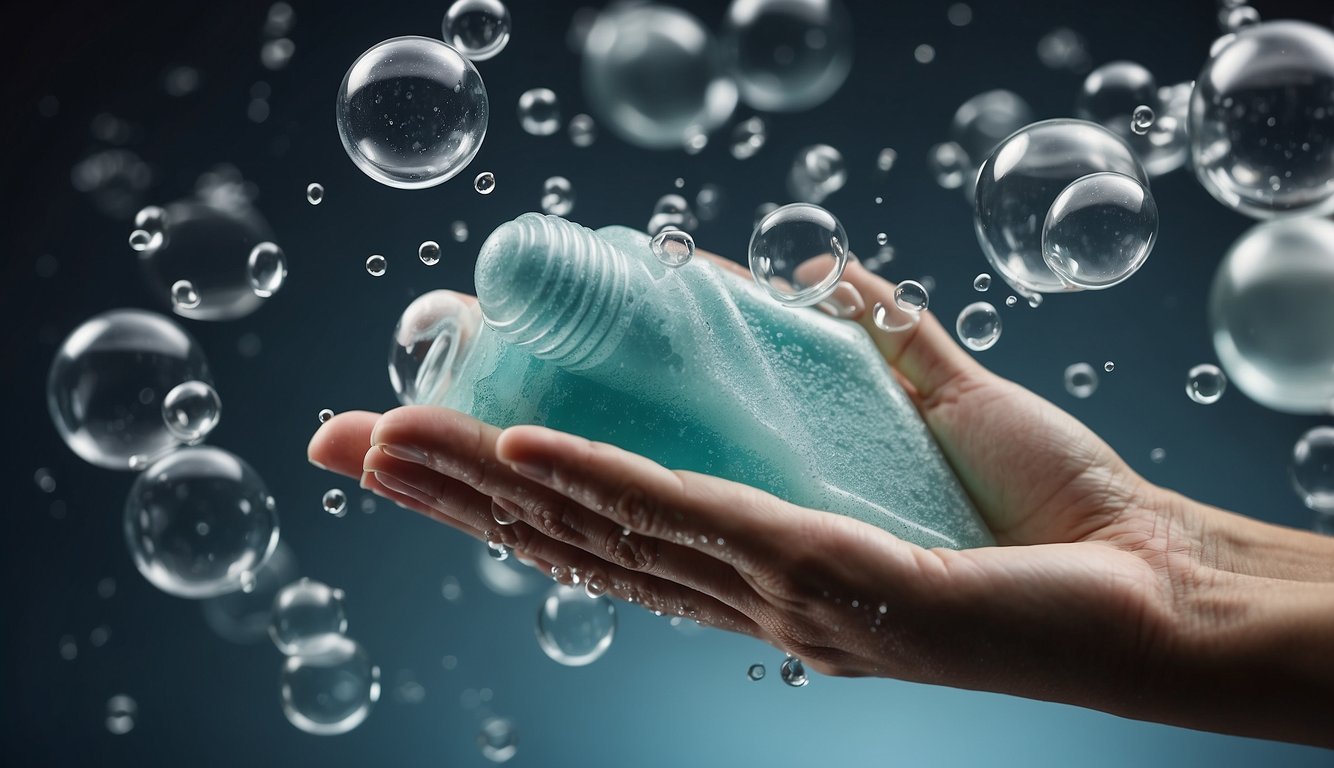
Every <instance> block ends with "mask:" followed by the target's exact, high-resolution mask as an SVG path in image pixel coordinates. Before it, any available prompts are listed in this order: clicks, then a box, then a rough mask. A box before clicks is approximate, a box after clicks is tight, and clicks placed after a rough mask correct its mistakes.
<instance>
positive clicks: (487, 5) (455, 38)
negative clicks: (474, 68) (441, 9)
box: [440, 0, 510, 61]
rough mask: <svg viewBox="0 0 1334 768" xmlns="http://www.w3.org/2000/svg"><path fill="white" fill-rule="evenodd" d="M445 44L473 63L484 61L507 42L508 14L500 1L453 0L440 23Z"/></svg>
mask: <svg viewBox="0 0 1334 768" xmlns="http://www.w3.org/2000/svg"><path fill="white" fill-rule="evenodd" d="M440 26H441V31H442V32H443V35H442V37H443V38H444V40H445V42H446V43H449V44H450V45H452V46H454V47H455V48H456V49H458V52H459V53H461V54H463V55H464V56H467V57H468V58H469V59H472V60H473V61H486V60H487V59H489V58H491V57H493V56H495V55H496V54H498V53H500V52H501V51H503V50H505V46H506V44H508V43H509V41H510V10H509V9H508V8H506V7H505V4H504V3H502V2H500V0H455V2H454V3H453V4H451V5H450V6H449V10H448V11H445V19H444V21H443V22H441V25H440Z"/></svg>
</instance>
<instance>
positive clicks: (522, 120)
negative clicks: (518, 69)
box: [478, 88, 560, 191]
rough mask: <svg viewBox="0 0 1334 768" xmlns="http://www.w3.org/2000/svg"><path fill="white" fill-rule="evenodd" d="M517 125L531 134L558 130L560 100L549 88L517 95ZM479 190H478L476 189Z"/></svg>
mask: <svg viewBox="0 0 1334 768" xmlns="http://www.w3.org/2000/svg"><path fill="white" fill-rule="evenodd" d="M519 125H521V126H522V127H523V130H524V131H525V132H527V133H529V134H531V135H533V136H550V135H551V134H553V133H555V132H556V131H559V130H560V101H559V100H558V99H557V98H556V94H555V93H554V92H552V91H551V89H549V88H533V89H531V90H527V91H524V92H523V95H521V96H519ZM478 191H480V190H478Z"/></svg>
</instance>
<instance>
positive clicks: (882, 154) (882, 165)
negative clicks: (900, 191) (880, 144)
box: [875, 147, 899, 205]
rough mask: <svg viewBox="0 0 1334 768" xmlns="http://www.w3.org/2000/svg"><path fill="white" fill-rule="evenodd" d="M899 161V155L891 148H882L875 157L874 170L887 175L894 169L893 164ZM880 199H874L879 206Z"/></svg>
mask: <svg viewBox="0 0 1334 768" xmlns="http://www.w3.org/2000/svg"><path fill="white" fill-rule="evenodd" d="M898 159H899V153H898V152H896V151H894V148H893V147H884V148H882V149H881V150H880V151H879V152H878V153H876V156H875V169H876V170H877V171H880V172H881V173H889V172H890V171H891V170H893V168H894V163H895V162H897V161H898ZM881 200H882V198H879V197H877V198H876V199H875V201H876V204H877V205H879V204H880V202H881Z"/></svg>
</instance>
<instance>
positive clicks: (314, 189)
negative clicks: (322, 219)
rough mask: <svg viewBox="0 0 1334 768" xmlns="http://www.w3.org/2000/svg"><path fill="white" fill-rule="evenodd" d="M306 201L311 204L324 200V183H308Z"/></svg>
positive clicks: (317, 203)
mask: <svg viewBox="0 0 1334 768" xmlns="http://www.w3.org/2000/svg"><path fill="white" fill-rule="evenodd" d="M306 202H308V203H310V204H311V205H319V204H320V203H322V202H324V185H323V184H320V183H319V182H315V181H312V182H311V183H309V184H307V185H306Z"/></svg>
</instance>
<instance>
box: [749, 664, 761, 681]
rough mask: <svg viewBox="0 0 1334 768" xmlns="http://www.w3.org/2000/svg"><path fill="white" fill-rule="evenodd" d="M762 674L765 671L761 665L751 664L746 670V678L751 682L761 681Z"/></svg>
mask: <svg viewBox="0 0 1334 768" xmlns="http://www.w3.org/2000/svg"><path fill="white" fill-rule="evenodd" d="M764 673H765V669H764V665H763V664H751V665H750V669H747V670H746V677H749V678H750V679H751V680H763V679H764Z"/></svg>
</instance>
